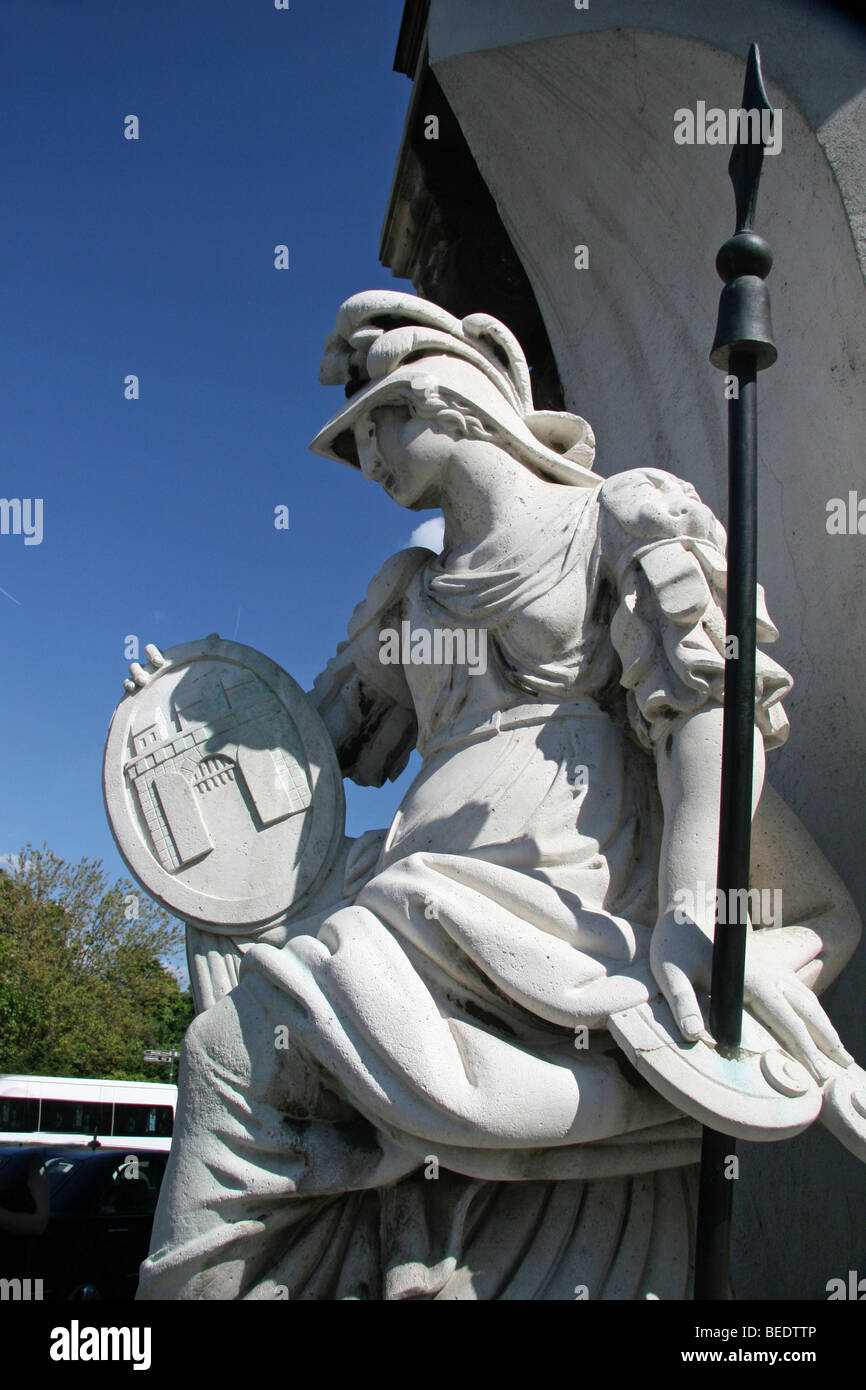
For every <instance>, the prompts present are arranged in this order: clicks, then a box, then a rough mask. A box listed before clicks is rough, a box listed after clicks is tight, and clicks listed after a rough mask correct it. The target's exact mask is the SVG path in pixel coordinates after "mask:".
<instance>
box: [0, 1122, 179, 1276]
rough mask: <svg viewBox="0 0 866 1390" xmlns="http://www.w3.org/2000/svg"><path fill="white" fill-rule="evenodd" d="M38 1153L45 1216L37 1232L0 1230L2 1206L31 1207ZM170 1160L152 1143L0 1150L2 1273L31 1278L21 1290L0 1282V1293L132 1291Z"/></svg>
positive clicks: (33, 1206)
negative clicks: (46, 1192)
mask: <svg viewBox="0 0 866 1390" xmlns="http://www.w3.org/2000/svg"><path fill="white" fill-rule="evenodd" d="M37 1160H39V1168H40V1169H41V1171H42V1173H44V1175H45V1178H46V1179H47V1182H48V1187H49V1189H50V1198H49V1200H48V1203H47V1206H48V1210H47V1223H44V1222H43V1223H41V1224H44V1229H43V1230H42V1232H41V1234H25V1235H21V1234H13V1233H9V1232H8V1230H7V1231H4V1229H3V1221H2V1212H3V1211H4V1210H5V1211H6V1212H10V1211H11V1212H31V1213H32V1212H34V1211H35V1209H36V1201H35V1200H34V1198H33V1196H32V1185H31V1189H30V1191H28V1172H30V1173H31V1174H32V1173H33V1171H34V1168H31V1164H33V1165H34V1167H35V1162H36V1161H37ZM167 1160H168V1154H167V1153H159V1152H155V1151H154V1150H153V1149H147V1150H140V1149H125V1150H124V1149H106V1148H102V1149H84V1148H54V1147H48V1146H42V1145H40V1146H38V1147H33V1146H22V1147H21V1148H11V1149H2V1150H0V1280H2V1279H6V1280H9V1279H18V1280H21V1281H23V1280H25V1279H29V1280H30V1285H29V1286H26V1285H23V1284H22V1290H24V1291H23V1292H18V1289H17V1286H16V1289H15V1292H13V1293H11V1294H10V1293H9V1292H8V1289H9V1286H8V1285H4V1288H6V1289H7V1293H6V1295H5V1296H6V1297H10V1296H11V1297H16V1296H17V1297H22V1296H23V1297H28V1296H29V1297H31V1298H34V1297H36V1298H38V1297H39V1295H40V1293H41V1296H42V1298H43V1299H44V1300H46V1301H48V1300H51V1301H62V1300H66V1299H88V1298H92V1299H98V1298H101V1299H112V1300H114V1299H120V1300H131V1299H132V1298H134V1297H135V1290H136V1287H137V1285H138V1267H139V1265H140V1264H141V1261H142V1260H143V1259H144V1257H145V1255H146V1254H147V1251H148V1246H149V1244H150V1232H151V1227H152V1225H153V1215H154V1212H155V1210H156V1202H157V1198H158V1196H159V1188H160V1184H161V1182H162V1178H163V1174H164V1172H165V1165H166V1162H167ZM38 1280H41V1281H42V1283H41V1286H40V1285H38V1284H37V1283H36V1281H38ZM37 1290H38V1291H37Z"/></svg>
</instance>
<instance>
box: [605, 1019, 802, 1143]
mask: <svg viewBox="0 0 866 1390" xmlns="http://www.w3.org/2000/svg"><path fill="white" fill-rule="evenodd" d="M699 1002H700V1003H701V1005H702V1007H703V1011H704V1016H705V1018H706V1016H707V1015H708V1013H709V1000H708V999H705V998H703V997H701V998H700V1000H699ZM608 1028H609V1030H610V1032H611V1034H612V1036H613V1038H614V1039H615V1041H616V1042H617V1043H618V1044H619V1046H620V1047H621V1048H622V1050H623V1051H624V1053H625V1055H626V1057H627V1058H628V1059H629V1061H630V1062H631V1063H632V1065H633V1066H634V1068H635V1070H636V1071H638V1072H639V1073H640V1075H641V1076H642V1077H643V1078H644V1080H646V1081H649V1083H650V1085H651V1086H652V1087H653V1088H654V1089H655V1090H656V1091H658V1092H659V1094H660V1095H662V1096H664V1097H665V1099H666V1100H669V1101H670V1102H671V1104H672V1105H675V1106H676V1107H677V1109H678V1110H682V1111H683V1112H684V1113H685V1114H686V1115H690V1116H691V1117H692V1118H693V1119H695V1120H700V1122H701V1124H703V1125H709V1127H710V1128H711V1129H715V1130H718V1131H719V1132H720V1133H722V1134H730V1135H733V1136H734V1137H735V1138H738V1139H751V1140H772V1139H788V1138H790V1137H791V1136H792V1135H794V1134H800V1133H801V1132H802V1130H804V1129H806V1128H807V1126H808V1125H810V1124H811V1123H812V1121H813V1120H815V1119H816V1118H817V1116H818V1114H819V1112H820V1110H821V1100H822V1096H821V1090H820V1088H819V1087H818V1085H817V1084H816V1082H815V1081H813V1079H812V1077H811V1076H810V1075H809V1073H808V1072H807V1071H806V1070H805V1068H804V1067H802V1066H801V1065H800V1063H799V1062H797V1061H796V1060H795V1059H794V1058H793V1057H791V1056H789V1054H788V1053H787V1052H785V1051H783V1050H782V1048H780V1047H779V1044H778V1043H777V1042H776V1040H775V1038H773V1036H772V1034H771V1033H769V1032H768V1031H767V1029H766V1028H764V1026H763V1025H762V1024H761V1023H759V1022H758V1020H757V1019H756V1018H753V1017H752V1016H751V1014H749V1012H748V1010H744V1012H743V1040H742V1046H741V1047H740V1049H739V1053H738V1055H737V1057H736V1059H733V1058H726V1057H723V1056H722V1054H721V1053H720V1052H718V1051H717V1050H716V1048H715V1046H712V1045H710V1044H708V1043H706V1042H704V1041H702V1040H699V1041H697V1042H692V1043H690V1042H687V1041H686V1039H685V1038H684V1037H683V1036H682V1034H681V1033H680V1031H679V1029H678V1028H677V1026H676V1024H675V1023H674V1020H673V1015H672V1014H671V1011H670V1009H669V1008H668V1006H667V1003H666V1002H665V1001H664V1000H663V999H661V998H656V999H653V1000H651V1001H650V1002H649V1003H648V1004H638V1005H636V1006H635V1007H633V1008H631V1009H624V1010H623V1011H622V1012H621V1013H618V1014H612V1015H611V1017H610V1019H609V1020H608Z"/></svg>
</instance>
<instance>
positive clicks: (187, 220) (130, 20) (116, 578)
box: [0, 0, 424, 876]
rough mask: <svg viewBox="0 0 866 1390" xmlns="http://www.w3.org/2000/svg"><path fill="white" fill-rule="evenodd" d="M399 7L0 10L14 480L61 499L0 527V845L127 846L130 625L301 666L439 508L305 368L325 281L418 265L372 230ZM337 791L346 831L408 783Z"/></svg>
mask: <svg viewBox="0 0 866 1390" xmlns="http://www.w3.org/2000/svg"><path fill="white" fill-rule="evenodd" d="M401 13H402V0H376V2H375V4H364V5H359V4H355V3H349V0H324V2H323V0H292V5H291V9H290V10H289V11H288V12H285V11H276V10H275V9H274V6H273V3H272V0H243V3H239V0H182V3H167V0H148V3H147V4H118V3H117V0H78V3H75V2H74V0H66V3H61V2H60V0H26V3H25V0H19V3H14V4H4V5H3V6H2V8H0V120H2V128H3V132H4V136H3V142H2V152H0V161H2V165H0V182H2V188H3V197H2V200H0V240H2V247H3V271H4V274H3V280H4V285H5V295H4V304H3V331H2V336H0V341H2V347H0V357H2V413H3V438H4V442H3V447H2V467H0V497H6V498H16V497H17V498H37V497H40V498H42V499H43V505H44V536H43V540H42V543H41V545H38V546H37V545H31V546H25V545H24V541H23V537H21V536H12V535H5V536H0V586H2V589H3V590H4V591H5V593H3V594H0V634H2V647H0V662H2V681H0V729H2V772H0V777H2V797H0V855H2V854H5V853H11V852H14V851H15V850H17V849H18V848H19V847H20V846H21V845H22V844H23V843H24V842H25V841H27V840H32V841H33V842H34V843H36V844H41V843H42V842H43V841H47V843H48V845H49V846H50V847H51V848H52V849H53V850H54V851H55V852H56V853H58V854H60V855H62V856H63V857H65V858H69V859H78V858H80V857H81V856H84V855H87V856H90V857H98V858H101V859H103V860H104V861H105V864H106V867H107V869H108V870H109V872H110V873H111V875H112V876H114V875H115V874H120V873H125V872H126V870H125V868H124V866H123V864H122V861H121V860H120V857H119V855H118V854H117V852H116V850H115V848H114V842H113V840H112V838H111V835H110V832H109V830H108V826H107V823H106V819H105V813H104V810H103V804H102V793H101V782H100V775H101V760H102V750H103V745H104V740H105V735H106V732H107V728H108V723H109V720H110V717H111V714H112V711H113V709H114V706H115V704H116V702H117V700H118V699H119V698H120V696H121V695H122V693H123V691H122V681H123V677H124V676H125V675H126V674H127V666H128V662H126V661H125V660H124V655H123V644H124V638H125V636H126V634H129V633H134V634H137V635H138V636H139V638H140V640H141V644H142V649H143V646H144V644H145V643H146V642H156V644H157V645H158V646H160V647H163V648H165V647H170V646H172V645H174V644H176V643H179V642H185V641H189V640H192V639H193V638H197V637H203V636H205V635H206V634H207V633H209V632H219V633H220V635H221V636H224V637H229V638H231V637H236V638H237V639H238V640H239V641H242V642H245V643H248V644H249V645H251V646H253V647H257V648H259V649H260V650H261V651H263V652H265V653H266V654H267V655H269V656H271V657H272V658H273V659H274V660H276V661H277V662H279V663H280V665H282V666H284V667H285V669H286V670H287V671H288V672H289V673H290V674H291V675H292V676H294V678H295V679H296V680H297V681H299V682H300V684H301V685H302V686H303V687H304V688H305V689H307V688H308V687H309V686H310V684H311V683H312V679H313V677H314V676H315V675H316V673H317V672H318V671H319V670H320V669H321V668H322V667H323V665H324V664H325V662H326V661H327V660H328V658H329V657H330V656H331V655H332V653H333V651H334V649H335V647H336V644H337V642H338V641H340V640H341V639H342V638H343V637H344V636H345V625H346V622H347V620H348V618H349V616H350V614H351V611H352V608H353V607H354V605H355V603H357V602H358V600H359V599H360V598H361V597H362V596H363V593H364V590H365V587H366V585H367V583H368V581H369V579H370V578H371V576H372V575H373V573H374V572H375V571H376V569H377V568H378V567H379V565H381V563H382V562H383V561H384V560H385V559H386V558H387V557H388V555H390V554H392V553H393V552H394V551H395V550H397V549H399V548H400V547H401V546H404V545H407V544H409V543H410V537H411V534H412V530H413V528H414V527H415V526H416V525H417V524H418V523H419V522H420V521H423V520H424V517H423V516H417V515H414V514H412V513H408V512H405V511H402V510H401V509H400V508H398V507H397V506H395V504H394V503H392V502H391V501H390V500H389V499H388V498H387V497H386V496H385V495H384V494H383V493H382V492H381V491H380V490H379V489H378V488H377V487H376V486H375V485H373V484H370V483H365V482H364V481H363V479H361V478H360V476H359V475H357V474H356V473H355V472H354V471H353V470H350V469H348V468H344V467H342V466H340V465H338V464H332V463H328V462H325V461H324V460H321V459H317V458H316V456H314V455H313V454H311V453H309V452H308V449H307V444H308V442H309V440H310V439H311V438H312V437H313V435H314V434H315V433H316V431H317V430H318V429H319V428H320V426H321V425H322V424H323V423H324V421H325V420H326V419H327V418H328V416H330V415H331V414H332V413H333V412H334V411H335V410H336V409H337V408H338V406H339V403H340V400H341V399H342V393H341V391H340V390H339V389H338V388H337V389H335V388H333V387H329V388H325V387H321V386H319V384H318V382H317V375H318V367H319V361H320V358H321V349H322V344H323V341H324V338H325V335H326V333H327V332H328V331H329V330H330V329H331V328H332V327H333V322H334V316H335V313H336V310H337V307H338V305H339V304H340V302H341V301H342V300H343V299H345V298H346V297H347V296H348V295H349V294H352V293H354V292H356V291H357V290H360V289H366V288H369V287H373V286H379V285H387V286H390V287H400V286H401V285H404V283H405V282H402V281H398V280H394V279H393V277H392V276H391V273H390V271H388V270H385V269H384V268H383V267H381V266H380V265H379V262H378V255H377V252H378V246H379V233H380V227H381V223H382V218H383V215H384V211H385V207H386V203H387V197H388V190H389V186H390V181H391V176H392V173H393V169H394V164H395V160H396V155H397V150H398V147H399V142H400V137H401V133H402V127H403V120H404V117H405V112H406V107H407V103H408V98H409V94H410V84H409V81H408V80H407V79H406V78H405V77H403V76H402V75H400V74H397V73H394V72H393V71H392V63H393V56H394V49H395V45H396V40H397V34H398V30H399V23H400V17H401ZM129 114H135V115H137V116H138V117H139V119H140V139H139V140H138V141H137V142H136V141H128V140H126V139H124V135H123V128H124V117H125V116H127V115H129ZM277 243H285V244H286V245H288V247H289V249H290V256H291V268H290V269H289V270H288V271H277V270H275V269H274V255H273V250H274V246H275V245H276V244H277ZM405 287H406V288H410V287H409V286H405ZM128 373H136V374H137V375H138V376H139V377H140V382H141V398H140V399H139V400H138V401H127V400H125V399H124V385H123V384H124V378H125V376H126V375H127V374H128ZM280 503H283V504H285V505H286V506H288V507H289V509H290V516H291V524H290V529H289V530H288V532H285V531H276V530H275V529H274V525H273V516H274V507H275V506H276V505H278V504H280ZM405 782H406V774H404V778H403V780H402V783H401V785H405ZM347 792H348V795H349V831H350V833H355V834H357V833H359V832H360V831H361V830H363V829H365V828H370V827H373V826H376V825H381V824H387V822H388V820H389V819H390V815H391V812H392V810H393V809H394V808H395V807H396V805H397V803H398V801H399V797H400V793H399V790H395V788H394V787H388V788H386V789H385V790H383V791H382V792H361V791H358V792H355V791H354V790H353V789H352V788H351V787H350V786H347Z"/></svg>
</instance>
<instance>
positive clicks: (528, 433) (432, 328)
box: [310, 290, 602, 487]
mask: <svg viewBox="0 0 866 1390" xmlns="http://www.w3.org/2000/svg"><path fill="white" fill-rule="evenodd" d="M319 380H320V381H321V382H322V384H323V385H326V386H336V385H342V386H344V387H345V389H346V395H347V397H348V400H347V402H346V404H345V405H344V406H343V407H342V409H340V410H339V411H338V412H337V414H336V415H334V416H333V417H332V418H331V419H330V420H329V421H328V423H327V424H326V425H325V427H324V429H322V430H320V431H319V433H318V434H317V435H316V438H315V439H314V440H313V442H312V444H311V445H310V448H311V449H312V450H313V451H314V452H315V453H317V454H321V455H323V457H325V458H332V459H336V460H337V461H338V462H340V463H349V464H352V465H353V466H354V467H355V468H357V467H359V462H358V456H357V450H356V447H355V437H354V426H355V424H356V423H357V421H358V420H360V419H362V418H364V416H366V415H367V414H368V413H369V412H370V411H371V410H373V409H375V407H376V405H377V404H385V403H386V402H388V401H391V400H393V399H395V398H399V396H400V395H401V394H402V395H405V396H407V397H408V396H409V395H410V394H413V393H414V394H416V395H417V394H418V393H421V394H423V395H426V396H428V397H434V398H437V397H438V398H441V397H443V396H444V397H445V399H446V400H447V401H448V402H449V403H456V404H458V405H462V406H464V407H466V408H468V409H470V410H471V411H472V413H473V414H476V415H479V416H480V417H482V419H484V420H485V421H487V422H488V423H489V424H491V425H493V426H494V428H495V430H496V432H497V434H498V435H500V436H501V437H504V439H505V440H506V441H507V442H508V444H509V445H510V447H511V449H512V450H513V452H514V453H515V455H516V456H517V457H518V458H520V460H521V461H522V462H524V463H526V464H527V465H528V466H529V467H530V468H533V469H535V470H536V471H537V472H539V473H542V474H544V475H545V476H546V477H549V478H552V479H553V480H554V481H556V482H559V483H570V484H573V485H575V486H583V487H596V486H597V485H598V484H599V483H600V482H601V481H602V480H601V478H600V477H599V475H598V474H596V473H593V472H592V462H593V459H594V457H595V438H594V435H593V432H592V430H591V428H590V426H589V425H588V424H587V422H586V421H585V420H582V419H581V417H580V416H579V415H572V414H570V413H568V412H567V411H555V410H534V409H533V404H532V387H531V384H530V379H529V368H528V366H527V363H526V358H525V357H524V355H523V352H522V350H521V347H520V344H519V343H518V341H517V339H516V338H515V337H514V334H513V333H512V332H511V331H510V329H508V328H506V326H505V324H504V323H500V321H499V320H498V319H495V318H492V317H491V315H489V314H470V315H468V316H467V317H466V318H464V319H458V318H455V317H454V316H453V315H452V314H449V313H447V312H446V310H444V309H440V308H439V306H438V305H437V304H432V303H431V302H430V301H429V300H426V299H420V298H419V297H418V296H417V295H413V294H406V293H404V292H402V291H398V290H365V291H363V292H362V293H361V294H355V295H352V297H351V298H350V299H347V300H346V301H345V303H344V304H342V305H341V306H340V309H339V312H338V314H337V326H336V329H335V331H334V332H333V333H331V334H329V335H328V338H327V340H326V342H325V356H324V359H323V362H322V367H321V371H320V373H319Z"/></svg>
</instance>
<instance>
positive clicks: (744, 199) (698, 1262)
mask: <svg viewBox="0 0 866 1390" xmlns="http://www.w3.org/2000/svg"><path fill="white" fill-rule="evenodd" d="M742 105H743V109H744V110H745V111H749V110H758V111H760V112H761V115H760V117H759V120H760V121H761V123H762V135H761V138H759V140H758V141H756V142H753V143H751V144H745V143H739V144H737V145H735V146H734V149H733V152H732V154H731V160H730V164H729V173H730V177H731V182H732V184H733V186H734V195H735V199H736V207H737V222H736V229H735V232H734V235H733V236H732V237H730V238H729V239H728V241H726V242H725V244H724V245H723V246H722V248H721V250H720V251H719V254H718V256H717V258H716V266H717V268H718V271H719V274H720V276H721V277H722V279H723V280H724V281H725V288H724V289H723V290H722V294H721V299H720V302H719V319H718V327H717V329H716V337H715V341H714V343H713V347H712V351H711V352H710V361H711V362H712V363H713V365H714V366H716V367H718V368H720V369H721V370H722V371H724V372H725V373H726V374H727V382H728V386H729V401H728V591H727V616H726V644H725V652H726V656H727V657H728V660H727V662H726V666H725V696H724V732H723V735H722V789H721V804H720V814H719V859H718V871H717V879H716V883H717V888H718V889H719V890H720V893H721V895H722V896H720V895H719V893H717V895H716V903H717V904H719V903H724V904H725V905H726V909H727V910H726V912H725V915H724V922H720V921H719V920H718V912H717V918H716V928H715V937H714V943H713V974H712V985H711V994H710V1031H711V1032H712V1034H713V1037H714V1038H715V1040H716V1045H717V1047H718V1049H719V1051H720V1052H721V1053H722V1055H724V1056H729V1057H736V1055H737V1051H738V1049H739V1046H740V1040H741V1030H742V1018H743V977H744V972H745V960H746V938H747V919H746V911H747V909H746V904H747V902H748V896H747V892H737V890H743V889H745V890H748V887H749V877H750V873H749V870H750V856H751V839H752V779H753V771H754V758H753V755H754V729H755V664H756V650H757V649H756V641H757V618H756V610H757V553H758V460H757V453H758V448H757V428H758V405H757V373H758V372H759V371H760V370H762V369H763V368H764V367H769V366H771V365H772V363H773V362H774V361H775V360H776V348H775V345H774V343H773V329H772V324H771V321H770V299H769V293H768V291H767V287H766V285H765V284H764V278H765V276H766V275H767V274H768V272H769V270H770V267H771V266H772V263H773V258H772V253H771V251H770V248H769V246H768V245H767V243H766V242H765V241H764V239H763V237H760V236H758V235H757V233H756V232H754V231H753V230H752V226H751V224H752V218H753V215H754V210H755V203H756V200H757V193H758V182H759V180H760V176H761V166H762V163H763V156H764V145H763V121H764V115H763V113H764V111H772V108H771V107H770V103H769V101H768V99H767V95H766V92H765V91H764V86H763V81H762V77H761V64H760V55H759V53H758V48H757V45H756V44H752V46H751V49H750V50H749V57H748V62H747V65H746V78H745V84H744V87H743V102H742ZM741 120H742V123H743V124H742V128H741V134H744V133H745V129H746V128H747V127H748V120H747V118H746V117H745V116H744V117H741ZM731 639H734V640H733V641H732V640H731ZM735 894H736V896H735ZM734 902H736V903H737V905H738V913H739V920H735V921H732V920H731V918H732V913H731V905H732V904H733V903H734ZM734 1149H735V1141H734V1140H733V1139H732V1138H731V1137H730V1136H728V1135H724V1134H719V1133H717V1132H716V1131H714V1130H710V1129H704V1133H703V1142H702V1148H701V1177H700V1190H699V1198H698V1224H697V1239H696V1247H695V1298H696V1299H697V1300H701V1301H703V1300H709V1299H729V1298H731V1297H732V1296H733V1295H732V1292H731V1280H730V1232H731V1212H732V1207H733V1182H732V1180H731V1175H730V1173H729V1172H727V1171H726V1169H727V1168H728V1160H729V1159H730V1158H731V1157H732V1156H733V1154H734Z"/></svg>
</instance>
